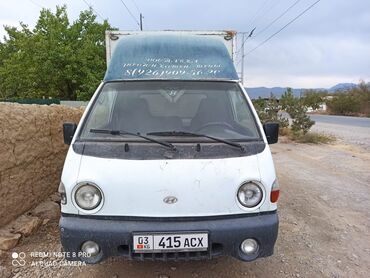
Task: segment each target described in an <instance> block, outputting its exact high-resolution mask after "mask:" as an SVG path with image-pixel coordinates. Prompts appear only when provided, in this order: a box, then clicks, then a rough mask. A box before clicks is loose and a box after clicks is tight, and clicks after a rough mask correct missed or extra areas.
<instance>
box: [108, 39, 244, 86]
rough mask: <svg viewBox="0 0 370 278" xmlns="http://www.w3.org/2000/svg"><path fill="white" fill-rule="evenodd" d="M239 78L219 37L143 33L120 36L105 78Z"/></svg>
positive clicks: (109, 79)
mask: <svg viewBox="0 0 370 278" xmlns="http://www.w3.org/2000/svg"><path fill="white" fill-rule="evenodd" d="M130 79H146V80H148V79H162V80H166V79H177V80H179V79H183V80H196V79H202V80H212V79H225V80H238V75H237V73H236V70H235V67H234V64H233V62H232V60H231V57H230V55H229V52H228V51H227V49H226V46H225V45H224V44H223V42H222V41H220V40H217V39H215V38H210V37H202V36H199V35H183V34H179V35H174V34H153V35H148V34H143V35H140V34H139V35H129V36H126V37H123V38H121V39H120V41H119V42H118V43H117V46H116V49H115V51H114V53H113V56H112V59H111V61H110V64H109V67H108V69H107V72H106V74H105V77H104V81H111V80H130Z"/></svg>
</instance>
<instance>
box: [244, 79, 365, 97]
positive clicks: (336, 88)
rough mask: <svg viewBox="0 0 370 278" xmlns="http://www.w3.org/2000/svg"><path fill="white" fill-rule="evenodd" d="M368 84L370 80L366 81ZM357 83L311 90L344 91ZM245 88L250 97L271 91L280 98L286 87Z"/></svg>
mask: <svg viewBox="0 0 370 278" xmlns="http://www.w3.org/2000/svg"><path fill="white" fill-rule="evenodd" d="M367 84H368V85H369V86H370V82H369V83H367ZM357 86H358V85H357V84H355V83H339V84H337V85H335V86H333V87H330V88H313V90H326V91H328V92H329V93H336V92H340V91H344V90H347V89H351V88H354V87H357ZM245 89H246V90H247V93H248V95H249V97H250V98H251V99H256V98H259V97H261V98H268V97H270V94H271V93H272V94H273V95H274V96H275V97H277V98H280V97H281V96H282V95H283V94H284V92H285V91H286V89H287V87H273V88H267V87H253V88H251V87H247V88H245ZM305 90H307V89H302V88H301V89H299V88H296V89H293V88H292V91H293V95H294V96H295V97H299V96H300V95H301V94H302V93H303V92H304V91H305Z"/></svg>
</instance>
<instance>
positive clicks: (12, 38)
mask: <svg viewBox="0 0 370 278" xmlns="http://www.w3.org/2000/svg"><path fill="white" fill-rule="evenodd" d="M95 19H96V16H95V15H94V14H93V12H92V11H91V10H89V11H82V12H81V13H80V15H79V17H78V19H77V20H75V21H74V22H72V23H71V22H70V21H69V20H68V16H67V8H66V6H62V7H58V6H57V7H56V11H55V13H53V12H51V11H50V10H47V9H42V10H41V12H40V16H39V19H38V21H37V23H36V25H35V27H34V28H33V29H30V28H29V27H28V26H27V25H26V24H24V23H21V24H20V25H21V27H20V28H19V29H17V28H15V27H11V26H6V27H5V30H6V32H7V37H6V38H4V39H3V40H2V41H0V100H7V99H8V100H9V99H11V100H16V99H43V98H45V99H49V98H55V99H61V100H89V99H90V97H91V96H92V94H93V93H94V91H95V89H96V88H97V86H98V84H99V83H100V81H101V79H102V78H103V76H104V72H105V69H106V64H105V30H107V29H112V27H111V26H110V25H109V23H108V22H107V21H104V22H103V23H98V22H96V21H95Z"/></svg>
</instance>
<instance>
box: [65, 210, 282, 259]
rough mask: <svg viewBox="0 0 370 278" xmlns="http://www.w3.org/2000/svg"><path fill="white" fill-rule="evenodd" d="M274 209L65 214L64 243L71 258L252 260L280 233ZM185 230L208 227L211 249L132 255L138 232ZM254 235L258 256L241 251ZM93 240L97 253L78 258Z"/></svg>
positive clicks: (271, 248) (267, 250)
mask: <svg viewBox="0 0 370 278" xmlns="http://www.w3.org/2000/svg"><path fill="white" fill-rule="evenodd" d="M278 225H279V220H278V215H277V213H276V211H273V212H268V213H259V214H254V215H245V214H243V215H232V216H213V217H212V216H211V217H184V218H152V217H105V216H94V217H92V216H83V215H82V216H81V215H71V214H62V217H61V219H60V231H61V241H62V245H63V247H64V251H65V252H67V253H68V254H70V255H69V256H68V257H67V259H69V260H83V261H85V262H87V263H97V262H99V261H101V260H103V259H106V258H108V257H110V256H124V257H127V258H130V259H138V260H164V261H166V260H200V259H211V258H213V257H216V256H220V255H230V256H233V257H235V258H237V259H240V260H243V261H252V260H255V259H257V258H259V257H267V256H270V255H272V254H273V251H274V245H275V241H276V239H277V234H278ZM184 231H185V232H187V231H208V232H209V249H208V251H197V252H173V253H134V252H133V251H132V233H134V232H149V233H150V232H163V233H168V232H174V233H176V232H184ZM246 238H254V239H255V240H257V242H258V243H259V250H258V252H257V253H256V254H254V255H250V256H247V255H245V254H243V253H242V252H241V250H240V244H241V242H242V241H243V240H244V239H246ZM87 240H93V241H95V242H96V243H98V244H99V246H100V249H101V251H100V253H99V254H98V255H97V256H95V257H90V258H86V257H83V256H79V253H81V250H80V248H81V245H82V243H83V242H85V241H87Z"/></svg>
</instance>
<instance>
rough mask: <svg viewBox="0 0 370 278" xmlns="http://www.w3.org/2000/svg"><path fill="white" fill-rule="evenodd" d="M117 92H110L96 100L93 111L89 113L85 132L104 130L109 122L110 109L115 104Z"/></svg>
mask: <svg viewBox="0 0 370 278" xmlns="http://www.w3.org/2000/svg"><path fill="white" fill-rule="evenodd" d="M116 95H117V91H115V90H110V91H106V92H104V93H102V94H100V96H99V98H98V99H97V100H96V103H95V106H94V110H93V111H91V115H90V120H89V122H88V126H87V127H86V129H85V132H88V131H89V130H90V129H92V128H96V129H99V128H106V126H107V125H108V124H109V123H110V121H111V116H112V109H113V105H114V103H115V99H116Z"/></svg>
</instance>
